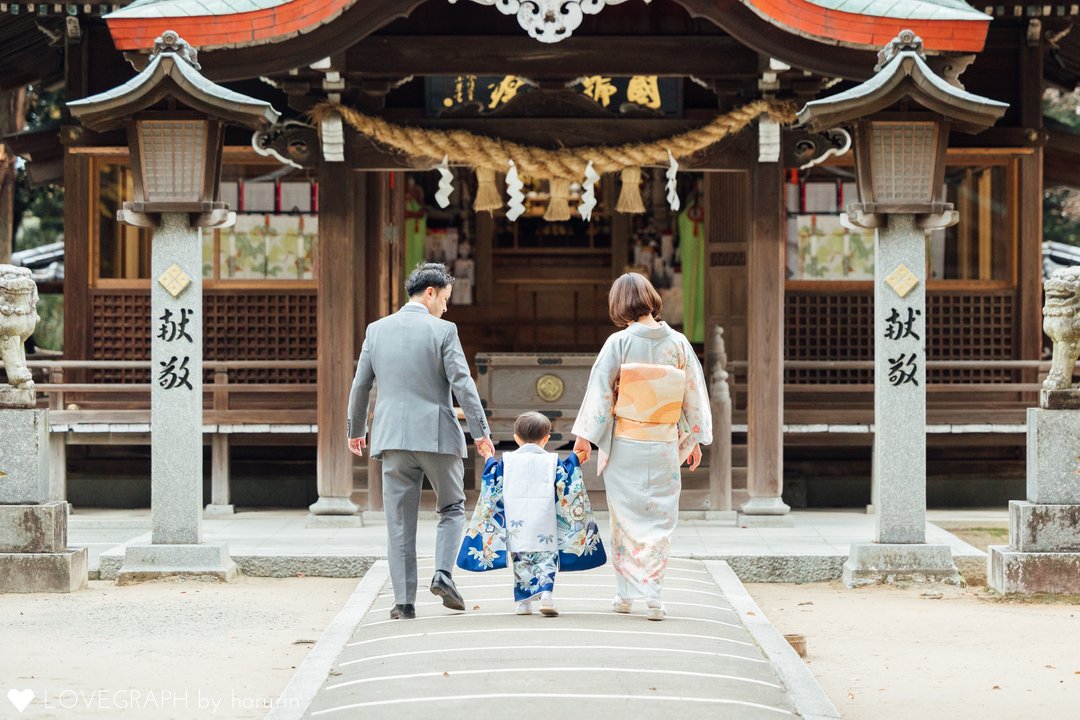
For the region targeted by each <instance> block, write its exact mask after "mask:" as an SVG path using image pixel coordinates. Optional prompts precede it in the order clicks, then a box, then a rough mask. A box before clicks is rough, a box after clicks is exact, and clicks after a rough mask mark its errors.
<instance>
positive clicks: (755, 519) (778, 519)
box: [736, 513, 795, 528]
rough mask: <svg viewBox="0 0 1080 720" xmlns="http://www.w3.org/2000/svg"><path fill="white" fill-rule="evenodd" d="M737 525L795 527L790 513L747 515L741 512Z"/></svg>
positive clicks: (749, 526)
mask: <svg viewBox="0 0 1080 720" xmlns="http://www.w3.org/2000/svg"><path fill="white" fill-rule="evenodd" d="M736 525H737V526H738V527H741V528H789V527H795V521H794V520H793V519H792V517H791V516H790V515H746V514H745V513H739V516H738V519H737V520H736Z"/></svg>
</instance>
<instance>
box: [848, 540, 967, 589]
mask: <svg viewBox="0 0 1080 720" xmlns="http://www.w3.org/2000/svg"><path fill="white" fill-rule="evenodd" d="M843 580H844V585H847V586H848V587H860V586H862V585H875V584H892V583H895V582H913V583H935V582H943V583H948V584H950V585H959V584H960V583H961V580H960V573H959V572H958V571H957V569H956V564H955V563H954V562H953V558H952V550H951V549H950V548H949V546H948V545H925V544H921V543H911V544H903V545H900V544H887V543H865V544H861V545H852V546H851V554H850V556H849V557H848V560H847V562H846V563H844V572H843Z"/></svg>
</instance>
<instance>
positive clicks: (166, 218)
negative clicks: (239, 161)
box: [68, 30, 278, 583]
mask: <svg viewBox="0 0 1080 720" xmlns="http://www.w3.org/2000/svg"><path fill="white" fill-rule="evenodd" d="M199 70H200V67H199V63H198V59H197V52H196V50H195V49H194V48H192V47H191V46H189V45H188V44H187V43H186V42H184V41H183V40H182V39H180V37H179V36H178V35H177V34H176V33H175V32H173V31H171V30H169V31H166V32H164V33H162V35H161V37H159V38H157V40H156V41H155V43H154V50H153V52H152V54H151V56H150V60H149V62H148V63H147V65H146V67H145V68H144V69H143V71H142V72H140V73H139V74H138V75H136V76H135V77H134V78H132V79H131V80H129V81H128V82H126V83H124V84H123V85H120V86H118V87H115V88H113V89H112V90H107V91H106V92H103V93H100V94H98V95H94V96H92V97H88V98H85V99H82V100H75V101H73V102H70V103H68V107H69V108H70V109H71V114H72V115H73V116H75V117H76V118H78V119H79V121H80V122H81V123H82V124H83V125H84V126H86V127H88V128H90V129H91V130H95V131H104V130H111V129H115V128H118V127H124V128H126V130H127V136H128V144H129V146H130V150H131V165H132V174H133V176H134V186H135V199H134V200H132V201H130V202H125V203H124V204H123V207H122V208H121V209H120V210H119V211H118V212H117V219H118V220H120V221H121V222H124V223H127V224H129V225H136V226H139V227H149V228H153V240H152V242H151V290H150V301H151V313H152V326H151V331H152V339H151V353H150V355H151V382H152V386H151V387H152V390H151V396H150V435H151V438H150V442H151V455H150V457H151V470H150V472H151V510H152V526H153V532H152V544H150V545H132V546H129V547H128V548H127V550H126V555H125V559H124V564H123V565H122V566H121V568H120V574H119V577H118V581H119V582H120V583H125V582H130V581H134V580H138V579H141V578H148V577H156V576H161V575H169V574H183V575H209V576H213V577H217V578H219V579H223V580H228V579H230V578H231V577H233V576H234V575H235V573H236V565H235V563H233V561H232V560H231V559H230V558H229V554H228V550H227V549H226V547H225V545H224V544H208V543H203V542H202V512H203V510H202V507H203V506H202V478H203V462H202V457H203V453H202V450H203V441H202V410H203V383H202V379H203V369H202V326H203V323H202V236H201V231H202V228H214V227H225V226H228V225H231V224H232V223H233V222H234V221H235V219H236V218H235V214H234V213H232V212H231V211H230V210H229V207H228V206H227V205H226V204H225V203H223V202H221V201H220V199H219V188H220V180H221V155H222V148H223V143H224V129H225V126H226V125H227V124H235V125H241V126H243V127H246V128H249V129H252V130H255V131H266V130H268V129H269V128H270V126H272V125H273V124H274V123H276V122H277V120H278V112H277V111H276V110H274V108H273V107H271V106H270V104H269V103H266V102H264V101H262V100H258V99H256V98H252V97H248V96H246V95H241V94H240V93H236V92H233V91H232V90H229V89H228V88H224V87H222V86H220V85H216V84H214V83H212V82H210V81H209V80H207V79H206V78H205V77H203V75H202V74H201V73H200V72H199Z"/></svg>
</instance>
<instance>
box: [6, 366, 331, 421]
mask: <svg viewBox="0 0 1080 720" xmlns="http://www.w3.org/2000/svg"><path fill="white" fill-rule="evenodd" d="M27 365H28V366H29V367H30V368H31V370H32V371H34V374H35V379H36V380H35V382H36V385H35V390H36V391H37V392H38V393H39V394H41V395H45V396H46V398H47V400H44V401H43V402H47V406H48V407H49V408H50V409H51V410H52V413H51V421H52V422H53V423H146V422H149V417H150V415H149V413H150V391H151V388H152V387H153V386H152V385H151V384H150V383H116V382H109V383H102V382H67V381H66V380H65V378H66V377H70V376H71V375H72V374H81V373H84V372H87V371H94V370H146V371H149V370H150V369H151V363H150V362H149V361H145V360H131V361H124V360H113V361H103V360H61V361H38V362H29V363H27ZM315 367H316V364H315V361H313V360H279V361H266V360H234V361H226V362H221V361H206V362H204V363H203V368H204V372H205V373H206V375H204V377H206V376H210V377H211V378H212V379H211V382H204V383H203V390H202V391H203V410H204V414H203V421H204V422H205V423H208V424H223V423H227V424H309V425H314V424H315V422H316V419H315V390H316V387H317V385H316V384H315V383H265V382H263V383H235V382H230V381H229V377H230V375H229V373H230V372H231V371H239V370H257V369H274V368H276V369H303V370H314V369H315ZM42 376H44V378H45V381H44V382H42V381H40V380H37V378H40V377H42Z"/></svg>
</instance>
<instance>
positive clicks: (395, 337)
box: [349, 263, 493, 619]
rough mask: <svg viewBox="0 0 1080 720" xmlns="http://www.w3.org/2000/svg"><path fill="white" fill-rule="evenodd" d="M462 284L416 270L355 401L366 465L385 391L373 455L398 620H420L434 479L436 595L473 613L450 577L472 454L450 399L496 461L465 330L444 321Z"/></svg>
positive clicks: (363, 372) (360, 378)
mask: <svg viewBox="0 0 1080 720" xmlns="http://www.w3.org/2000/svg"><path fill="white" fill-rule="evenodd" d="M453 282H454V278H453V276H451V275H450V274H449V273H448V272H447V271H446V268H445V267H443V266H442V265H441V264H439V263H426V264H421V265H417V266H416V269H415V270H413V272H412V273H411V274H410V275H409V277H408V279H407V280H406V281H405V290H406V292H407V293H408V294H409V302H408V303H407V304H406V305H405V306H404V307H402V308H401V309H400V310H399V311H398V312H396V313H394V314H393V315H390V316H388V317H385V318H382V319H381V320H377V321H376V322H373V323H371V324H370V325H368V327H367V332H366V334H365V337H364V346H363V348H362V349H361V351H360V363H359V365H358V366H357V368H356V377H355V379H354V380H353V386H352V392H351V393H350V394H349V449H350V450H352V452H354V453H355V454H357V455H361V454H362V452H363V449H364V448H365V447H366V446H367V443H366V440H365V436H366V435H367V431H368V428H367V415H368V398H369V396H370V393H371V386H372V383H374V382H376V381H377V382H378V390H377V392H376V393H375V417H374V420H373V422H372V430H371V454H372V457H375V458H378V459H381V460H382V486H383V507H384V509H385V511H386V531H387V543H386V556H387V561H388V563H389V565H390V581H391V582H392V583H393V585H394V603H395V605H394V608H393V609H392V610H391V611H390V617H391V618H394V619H398V618H413V617H416V609H415V602H416V522H417V517H418V514H419V512H420V488H421V485H422V483H423V480H424V476H425V475H426V476H427V478H428V480H429V481H430V482H431V485H432V487H434V488H435V503H436V509H437V511H438V513H439V525H438V529H437V533H436V539H435V576H434V577H433V578H432V580H431V592H432V593H434V594H435V595H438V596H439V597H441V598H442V601H443V605H445V606H446V607H449V608H452V609H454V610H464V609H465V603H464V600H462V598H461V594H460V593H458V590H457V587H456V586H455V585H454V581H453V579H452V578H451V571H452V569H453V567H454V561H455V559H456V558H457V552H458V545H459V543H460V542H461V534H462V530H463V528H464V525H465V507H464V505H465V487H464V483H463V480H464V467H463V465H462V462H461V459H462V458H463V457H466V455H467V451H466V444H465V433H463V432H462V431H461V424H460V423H459V422H458V419H457V415H456V414H455V413H454V403H453V400H452V398H451V393H453V396H454V397H456V398H457V401H458V404H459V405H460V406H461V409H462V410H463V411H464V413H465V421H466V422H467V423H468V425H469V432H470V433H471V434H472V436H473V439H474V440H475V442H476V449H477V452H478V453H479V454H480V455H481V456H487V455H490V454H492V452H493V448H492V445H491V438H490V434H491V431H490V430H489V429H488V423H487V416H486V414H485V412H484V408H483V406H482V405H481V404H480V396H479V394H477V392H476V384H475V383H474V382H473V379H472V375H470V374H469V365H468V363H467V362H466V360H465V353H464V352H463V351H462V349H461V341H460V340H459V339H458V334H457V326H456V325H454V324H453V323H451V322H447V321H446V320H441V319H440V318H441V317H442V315H443V313H445V312H446V303H447V301H448V300H449V299H450V292H451V290H452V287H453Z"/></svg>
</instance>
